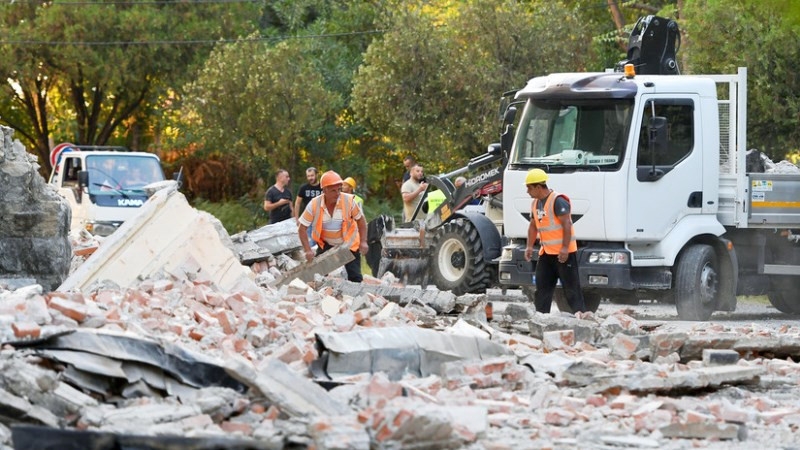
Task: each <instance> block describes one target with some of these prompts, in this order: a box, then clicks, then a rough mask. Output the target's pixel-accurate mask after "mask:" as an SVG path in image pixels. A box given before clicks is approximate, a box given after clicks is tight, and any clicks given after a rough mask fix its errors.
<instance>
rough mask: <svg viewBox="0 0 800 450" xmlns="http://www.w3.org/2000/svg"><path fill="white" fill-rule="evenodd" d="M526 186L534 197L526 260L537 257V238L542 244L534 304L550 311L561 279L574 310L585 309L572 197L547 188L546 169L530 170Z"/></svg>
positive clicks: (545, 310)
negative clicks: (574, 230) (573, 224)
mask: <svg viewBox="0 0 800 450" xmlns="http://www.w3.org/2000/svg"><path fill="white" fill-rule="evenodd" d="M525 185H526V186H527V188H528V195H530V196H531V197H532V198H533V202H532V204H531V221H530V224H529V225H528V245H527V246H526V247H525V259H526V260H528V261H530V260H531V258H532V257H533V244H534V243H535V242H536V238H537V237H538V238H539V245H540V248H539V261H538V262H537V263H536V292H535V294H534V300H533V305H534V307H535V308H536V311H538V312H540V313H549V312H550V306H551V305H552V303H553V292H554V290H555V288H556V284H557V282H558V280H559V279H560V280H561V286H562V287H563V289H564V293H565V294H566V297H567V303H569V306H570V308H572V312H578V311H585V310H586V306H585V304H584V301H583V293H582V292H581V287H580V278H579V275H578V258H577V256H576V252H577V251H578V244H577V241H576V240H575V234H574V233H573V228H572V217H571V216H570V210H571V205H570V202H569V197H567V196H566V195H564V194H559V193H558V192H555V191H553V190H552V189H550V188H548V187H547V173H545V171H544V170H542V169H531V170H530V171H528V174H527V175H526V176H525Z"/></svg>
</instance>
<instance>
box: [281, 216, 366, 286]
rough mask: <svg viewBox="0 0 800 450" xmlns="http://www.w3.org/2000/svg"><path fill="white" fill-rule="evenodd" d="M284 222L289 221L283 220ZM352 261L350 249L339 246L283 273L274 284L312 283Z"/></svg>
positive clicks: (353, 257)
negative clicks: (322, 275) (296, 280)
mask: <svg viewBox="0 0 800 450" xmlns="http://www.w3.org/2000/svg"><path fill="white" fill-rule="evenodd" d="M284 222H291V221H290V220H285V221H284ZM295 234H296V233H295ZM353 259H355V256H353V252H352V251H350V248H348V247H347V246H345V245H339V246H336V247H334V248H332V249H331V250H328V251H326V252H325V253H323V254H321V255H318V256H315V257H314V259H313V260H311V261H310V262H306V263H303V264H300V265H298V266H297V267H295V268H293V269H291V270H289V271H287V272H285V273H284V274H283V276H282V277H281V278H280V279H278V280H276V281H275V283H274V284H275V286H283V285H284V284H287V283H289V282H291V281H292V280H295V279H299V280H301V281H305V282H308V281H313V280H314V277H315V276H316V275H319V274H327V273H329V272H333V271H334V270H336V269H338V268H340V267H342V266H344V265H345V264H347V263H349V262H350V261H352V260H353Z"/></svg>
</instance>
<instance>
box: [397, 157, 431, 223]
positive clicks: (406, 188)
mask: <svg viewBox="0 0 800 450" xmlns="http://www.w3.org/2000/svg"><path fill="white" fill-rule="evenodd" d="M410 170H411V177H410V178H409V179H408V181H406V182H405V183H403V187H402V188H400V193H401V194H403V220H404V221H406V222H410V221H411V218H412V216H413V215H414V210H416V208H417V205H418V204H419V202H420V201H422V198H423V196H424V193H425V190H426V189H428V183H427V182H426V181H425V170H424V169H423V168H422V165H421V164H414V165H413V166H411V169H410ZM416 219H418V220H425V213H423V212H422V211H421V210H420V213H419V214H417V217H416Z"/></svg>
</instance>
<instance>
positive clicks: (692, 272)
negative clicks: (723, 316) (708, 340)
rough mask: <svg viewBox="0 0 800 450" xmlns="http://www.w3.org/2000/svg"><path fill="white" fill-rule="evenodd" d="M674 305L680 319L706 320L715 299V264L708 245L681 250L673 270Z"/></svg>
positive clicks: (716, 266)
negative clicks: (675, 267) (682, 251)
mask: <svg viewBox="0 0 800 450" xmlns="http://www.w3.org/2000/svg"><path fill="white" fill-rule="evenodd" d="M675 272H676V273H675V296H674V298H675V306H676V307H677V309H678V317H679V318H681V320H708V319H709V318H710V317H711V313H713V312H714V311H715V310H716V307H717V303H718V301H719V295H720V293H719V265H718V263H717V255H716V254H715V253H714V249H713V248H712V247H711V246H710V245H705V244H698V245H692V246H690V247H688V248H687V249H686V250H684V253H683V255H681V257H680V260H679V261H678V266H677V269H676V270H675Z"/></svg>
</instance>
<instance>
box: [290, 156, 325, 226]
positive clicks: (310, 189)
mask: <svg viewBox="0 0 800 450" xmlns="http://www.w3.org/2000/svg"><path fill="white" fill-rule="evenodd" d="M318 175H319V172H318V171H317V169H316V168H315V167H309V168H308V169H306V181H307V183H305V184H303V185H302V186H300V189H299V190H298V191H297V198H296V199H295V200H294V218H295V219H297V218H298V217H300V216H301V215H302V214H303V211H305V210H306V206H308V202H310V201H311V199H312V198H314V197H316V196H318V195H320V194H322V188H321V187H319V176H318Z"/></svg>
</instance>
